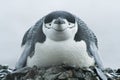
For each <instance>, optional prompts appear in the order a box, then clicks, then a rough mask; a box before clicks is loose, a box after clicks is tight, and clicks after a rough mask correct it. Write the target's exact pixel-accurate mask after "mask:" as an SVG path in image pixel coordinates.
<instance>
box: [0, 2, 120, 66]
mask: <svg viewBox="0 0 120 80" xmlns="http://www.w3.org/2000/svg"><path fill="white" fill-rule="evenodd" d="M55 10H64V11H68V12H71V13H73V14H75V15H76V16H78V17H80V18H81V19H82V20H83V21H84V22H85V23H86V24H87V25H88V27H89V28H90V29H92V30H93V32H94V33H95V34H96V36H97V38H98V41H99V51H100V55H101V58H102V61H103V63H104V65H105V67H111V68H118V67H119V68H120V0H0V64H5V65H9V66H10V67H14V66H15V63H16V62H17V60H18V58H19V57H20V54H21V52H22V51H21V47H20V44H21V41H22V37H23V35H24V33H25V31H26V30H27V29H28V28H30V27H31V26H32V25H34V24H35V23H36V21H38V20H39V19H40V18H41V17H43V16H44V15H46V14H48V13H49V12H52V11H55Z"/></svg>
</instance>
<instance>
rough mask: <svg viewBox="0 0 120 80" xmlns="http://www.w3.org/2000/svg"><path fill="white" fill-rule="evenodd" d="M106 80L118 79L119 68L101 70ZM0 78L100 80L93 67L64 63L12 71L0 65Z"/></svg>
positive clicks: (12, 79) (2, 79)
mask: <svg viewBox="0 0 120 80" xmlns="http://www.w3.org/2000/svg"><path fill="white" fill-rule="evenodd" d="M103 73H104V74H105V75H106V77H107V78H108V80H120V69H118V70H112V69H110V68H107V69H105V70H104V71H103ZM0 80H101V79H100V77H99V76H98V75H97V73H96V71H95V70H94V68H93V67H91V68H88V69H79V68H72V67H68V66H64V65H60V66H52V67H47V68H37V67H36V66H34V67H33V68H30V67H24V68H22V69H19V70H16V71H13V70H12V69H9V68H8V66H1V65H0Z"/></svg>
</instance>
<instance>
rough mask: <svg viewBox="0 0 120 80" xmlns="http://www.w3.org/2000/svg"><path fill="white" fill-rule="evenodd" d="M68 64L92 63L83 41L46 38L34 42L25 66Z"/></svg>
mask: <svg viewBox="0 0 120 80" xmlns="http://www.w3.org/2000/svg"><path fill="white" fill-rule="evenodd" d="M62 63H65V64H68V65H70V66H77V67H89V66H91V65H94V59H93V58H91V57H90V56H89V55H88V54H87V50H86V44H85V42H84V41H81V42H74V41H73V40H67V41H61V42H54V41H51V40H46V42H45V43H43V44H41V43H36V46H35V53H34V55H33V57H32V58H30V57H29V58H28V60H27V66H30V67H32V66H34V65H36V66H38V67H43V66H51V65H59V64H62Z"/></svg>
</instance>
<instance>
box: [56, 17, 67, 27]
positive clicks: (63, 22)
mask: <svg viewBox="0 0 120 80" xmlns="http://www.w3.org/2000/svg"><path fill="white" fill-rule="evenodd" d="M54 24H58V25H61V24H65V21H64V20H63V19H62V18H60V17H59V18H57V19H56V20H55V22H54Z"/></svg>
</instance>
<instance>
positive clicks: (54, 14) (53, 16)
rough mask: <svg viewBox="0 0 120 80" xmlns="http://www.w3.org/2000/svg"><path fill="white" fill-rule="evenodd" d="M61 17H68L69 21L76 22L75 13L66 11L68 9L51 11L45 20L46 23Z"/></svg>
mask: <svg viewBox="0 0 120 80" xmlns="http://www.w3.org/2000/svg"><path fill="white" fill-rule="evenodd" d="M59 17H60V18H63V19H67V21H69V22H71V23H75V17H74V15H72V14H71V13H69V12H66V11H54V12H51V13H50V14H48V15H47V16H46V17H45V19H44V22H45V23H49V22H51V21H52V20H53V19H57V18H59Z"/></svg>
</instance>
